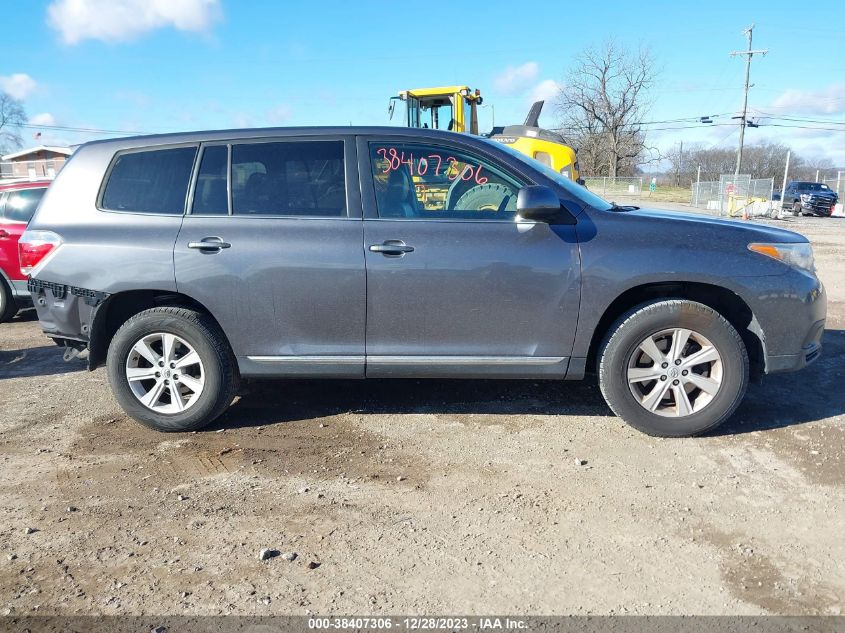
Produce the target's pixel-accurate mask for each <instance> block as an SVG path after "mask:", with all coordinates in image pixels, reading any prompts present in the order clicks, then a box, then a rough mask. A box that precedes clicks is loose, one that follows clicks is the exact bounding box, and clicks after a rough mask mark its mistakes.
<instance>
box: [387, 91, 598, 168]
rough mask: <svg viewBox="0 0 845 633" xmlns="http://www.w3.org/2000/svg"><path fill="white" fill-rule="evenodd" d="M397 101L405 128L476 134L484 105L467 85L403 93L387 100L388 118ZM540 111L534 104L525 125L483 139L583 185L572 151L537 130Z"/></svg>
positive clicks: (560, 140)
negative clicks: (526, 157) (505, 147)
mask: <svg viewBox="0 0 845 633" xmlns="http://www.w3.org/2000/svg"><path fill="white" fill-rule="evenodd" d="M397 101H404V102H405V125H407V126H408V127H418V128H431V129H435V130H449V131H451V132H469V133H470V134H476V135H477V134H478V106H480V105H481V104H482V102H483V99H482V97H481V91H480V90H477V89H476V90H472V89H471V88H470V87H469V86H440V87H438V88H418V89H415V90H403V91H402V92H400V93H399V95H398V96H396V97H391V98H390V106H389V107H388V113H389V115H390V118H391V119H392V118H393V114H394V111H395V109H396V103H397ZM542 109H543V102H542V101H537V102H536V103H534V105H532V106H531V110H530V111H529V113H528V116H527V117H526V119H525V123H523V124H522V125H507V126H503V127H496V128H493V130H492V131H491V132H490V133H489V134H486V135H485V136H487V137H488V138H490V140H493V141H496V142H497V143H502V144H503V145H508V146H510V147H512V148H513V149H515V150H516V151H518V152H520V153H522V154H525V155H526V156H530V157H531V158H533V159H535V160H538V161H540V162H541V163H543V164H544V165H546V166H547V167H550V168H552V169H554V170H555V171H556V172H558V173H559V174H561V175H562V176H564V177H565V178H570V179H571V180H574V181H575V182H577V183H580V184H583V183H584V181H583V180H581V174H580V173H579V169H578V156H577V154H576V152H575V150H574V149H572V148H571V147H569V146H568V145H567V144H566V141H565V139H564V138H563V137H562V136H561V135H560V134H558V133H557V132H553V131H551V130H546V129H543V128H541V127H540V125H539V120H540V112H541V111H542Z"/></svg>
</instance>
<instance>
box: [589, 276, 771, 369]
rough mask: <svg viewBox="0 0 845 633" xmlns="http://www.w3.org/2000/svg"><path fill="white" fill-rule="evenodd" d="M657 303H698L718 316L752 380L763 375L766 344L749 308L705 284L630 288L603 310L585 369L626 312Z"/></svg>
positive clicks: (734, 296) (593, 364) (728, 293)
mask: <svg viewBox="0 0 845 633" xmlns="http://www.w3.org/2000/svg"><path fill="white" fill-rule="evenodd" d="M657 299H686V300H688V301H697V302H698V303H702V304H704V305H706V306H708V307H710V308H712V309H714V310H715V311H716V312H718V313H719V314H721V315H722V316H723V317H725V319H727V320H728V322H729V323H730V324H731V325H733V326H734V328H736V331H737V332H738V333H739V335H740V337H741V338H742V342H743V343H744V344H745V348H746V350H747V352H748V359H749V361H750V363H751V376H752V378H754V379H758V378H759V377H760V376H762V374H763V373H764V371H765V359H766V352H765V340H764V337H763V333H762V330H761V328H760V326H759V324H758V323H757V320H756V318H755V317H754V313H753V312H752V310H751V308H750V306H749V305H748V304H747V303H746V302H745V300H743V299H742V297H740V296H739V295H738V294H736V293H735V292H733V291H732V290H729V289H727V288H724V287H722V286H716V285H713V284H708V283H701V282H688V281H673V282H660V283H648V284H643V285H639V286H634V287H633V288H629V289H628V290H626V291H625V292H623V293H622V294H621V295H619V296H618V297H617V298H616V299H614V300H613V302H611V304H610V305H609V306H608V307H607V308H606V309H605V311H604V313H603V314H602V316H601V318H600V319H599V321H598V324H597V325H596V328H595V329H594V330H593V336H592V338H591V340H590V347H589V351H588V353H587V368H588V370H590V371H592V370H593V369H594V368H596V367H597V362H598V360H599V359H598V354H599V351H600V347H601V344H602V342H603V341H604V339H605V337H606V336H607V334H608V333H609V331H610V328H611V327H612V326H613V324H614V323H615V322H616V321H617V319H619V317H621V316H622V315H623V314H625V313H626V312H628V311H629V310H631V309H633V308H635V307H637V306H638V305H642V304H644V303H647V302H649V301H654V300H657Z"/></svg>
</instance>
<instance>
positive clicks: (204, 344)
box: [106, 308, 238, 431]
mask: <svg viewBox="0 0 845 633" xmlns="http://www.w3.org/2000/svg"><path fill="white" fill-rule="evenodd" d="M106 365H107V370H108V377H109V383H110V384H111V387H112V391H113V392H114V394H115V397H116V398H117V400H118V402H119V403H120V406H121V407H122V408H123V410H124V411H126V413H128V414H129V415H130V416H132V417H133V418H134V419H136V420H137V421H138V422H141V423H142V424H144V425H146V426H149V427H151V428H154V429H157V430H159V431H194V430H197V429H200V428H202V427H204V426H207V425H208V424H210V423H211V422H212V421H213V420H214V419H215V418H217V417H218V416H219V415H220V414H221V413H223V411H225V410H226V408H227V407H228V406H229V404H230V403H231V402H232V399H233V398H234V397H235V393H236V392H237V388H238V374H237V368H236V363H235V359H234V357H233V355H232V352H231V350H230V349H229V346H228V343H227V342H226V339H225V337H224V335H223V333H222V332H221V331H220V329H219V328H218V327H217V325H216V324H215V323H214V322H213V321H212V320H211V319H210V318H208V317H207V316H206V315H204V314H202V313H199V312H195V311H193V310H188V309H185V308H153V309H150V310H146V311H144V312H141V313H139V314H136V315H135V316H133V317H132V318H131V319H129V320H128V321H127V322H126V323H124V324H123V325H122V326H121V328H120V329H119V330H118V331H117V333H116V334H115V336H114V338H113V339H112V342H111V345H110V346H109V352H108V359H107V363H106Z"/></svg>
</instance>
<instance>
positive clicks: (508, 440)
mask: <svg viewBox="0 0 845 633" xmlns="http://www.w3.org/2000/svg"><path fill="white" fill-rule="evenodd" d="M772 224H775V225H778V226H785V227H787V228H790V229H793V230H797V231H799V232H802V233H804V234H805V235H807V236H808V237H809V238H810V239H811V240H812V241H813V243H814V245H815V249H816V257H817V263H818V267H819V269H820V276H821V277H822V279H823V280H824V281H825V283H826V285H827V288H828V293H829V300H830V303H829V315H828V326H827V327H828V329H827V332H826V334H825V339H824V344H825V350H824V354H823V356H822V357H821V359H820V360H819V361H818V362H816V363H815V364H814V365H813V366H811V367H810V368H808V369H807V370H805V371H804V372H801V373H799V374H793V375H784V376H773V377H769V378H767V379H766V380H765V381H764V383H763V384H762V385H754V386H752V387H751V389H750V392H749V394H748V397H747V398H746V400H745V402H744V403H743V405H742V406H741V407H740V409H739V411H738V413H737V414H736V415H735V417H734V418H733V419H732V420H731V421H730V422H729V423H728V425H726V426H725V427H723V428H721V429H719V430H718V431H717V432H716V433H714V434H712V435H710V436H708V437H703V438H697V439H684V440H658V439H653V438H649V437H647V436H645V435H641V434H639V433H637V432H635V431H633V430H631V429H629V428H628V427H627V426H625V425H624V424H623V423H622V422H621V421H620V420H618V419H617V418H615V417H613V415H612V414H611V412H610V411H609V410H608V408H607V407H606V405H605V404H604V402H603V401H602V399H601V396H600V394H599V391H598V388H597V387H596V385H595V384H594V382H584V383H557V384H556V383H534V382H510V381H508V382H498V381H495V382H494V381H491V382H453V381H420V382H417V381H392V382H390V381H368V382H340V381H319V382H317V381H315V382H268V383H260V384H256V385H253V387H251V391H250V392H249V393H247V394H245V395H244V396H242V397H241V398H240V399H239V400H238V401H237V402H236V403H235V404H234V405H233V407H232V408H231V409H230V411H229V412H228V413H227V414H226V415H224V417H223V418H221V419H220V420H219V421H218V423H217V424H216V425H215V426H214V427H213V428H211V429H210V430H208V431H204V432H200V433H192V434H183V435H163V434H159V433H156V432H153V431H150V430H148V429H146V428H144V427H142V426H140V425H138V424H136V423H134V422H133V421H131V420H129V419H128V418H127V417H126V416H125V415H124V414H123V413H122V412H121V411H120V409H118V407H117V405H116V403H115V401H114V400H113V399H112V397H111V395H110V393H109V390H108V386H107V383H106V377H105V373H104V371H103V370H102V369H100V370H97V371H95V372H93V373H88V372H86V371H83V370H82V368H81V363H79V362H75V363H70V364H66V363H64V362H63V361H62V359H61V352H60V350H59V349H58V348H56V347H54V346H51V344H49V341H48V340H47V339H45V338H44V337H43V336H42V335H41V333H40V330H39V328H38V324H37V322H36V321H35V319H34V316H33V315H32V314H24V315H22V316H19V317H18V318H17V319H16V320H15V321H14V322H13V323H11V324H5V325H2V326H0V468H2V471H0V472H2V478H0V613H6V614H13V615H24V614H31V613H39V614H62V615H69V614H137V615H140V614H143V615H166V614H182V613H187V614H218V613H232V614H250V615H265V614H307V613H335V614H337V613H349V614H353V613H354V614H367V613H373V614H377V613H390V614H399V613H403V614H409V613H415V614H423V613H428V614H431V613H449V612H452V613H472V614H485V613H491V612H496V613H513V614H619V613H639V614H763V613H778V614H837V613H840V610H841V609H842V605H843V600H845V566H843V565H842V560H843V559H845V542H843V538H842V535H843V531H845V530H843V528H845V487H843V483H845V461H844V459H845V458H843V439H845V433H843V431H844V430H845V425H844V424H843V413H845V389H843V388H842V385H843V379H845V376H843V369H845V365H843V361H842V358H843V356H842V354H843V351H845V331H843V327H845V308H844V307H843V306H845V303H843V302H845V284H843V281H842V279H843V278H845V277H843V272H845V257H843V255H845V220H836V219H814V218H795V219H789V220H786V221H780V222H776V221H772ZM784 318H789V317H788V315H784ZM264 549H268V550H271V551H269V552H265V553H264V557H265V558H266V560H261V559H260V558H261V557H260V555H261V552H262V550H264Z"/></svg>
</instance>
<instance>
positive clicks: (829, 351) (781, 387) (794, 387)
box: [710, 329, 845, 435]
mask: <svg viewBox="0 0 845 633" xmlns="http://www.w3.org/2000/svg"><path fill="white" fill-rule="evenodd" d="M843 385H845V330H835V329H826V330H825V332H824V337H823V338H822V355H821V356H820V357H819V358H818V360H816V362H814V363H813V364H812V365H810V366H809V367H806V368H805V369H802V370H801V371H798V372H791V373H787V374H774V375H772V376H766V377H765V378H763V382H762V384H755V385H751V386H750V387H749V389H748V394H747V395H746V396H745V399H744V400H743V401H742V404H741V405H740V406H739V409H737V412H736V413H735V414H734V415H733V417H731V419H730V420H728V421H727V422H726V423H725V424H723V425H722V426H720V427H719V428H717V429H714V430H713V432H712V433H710V435H736V434H741V433H751V432H754V431H765V430H769V429H779V428H783V427H787V426H795V425H798V424H804V423H807V422H815V421H817V420H823V419H825V418H830V417H833V416H837V415H841V414H843V413H845V388H843Z"/></svg>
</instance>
